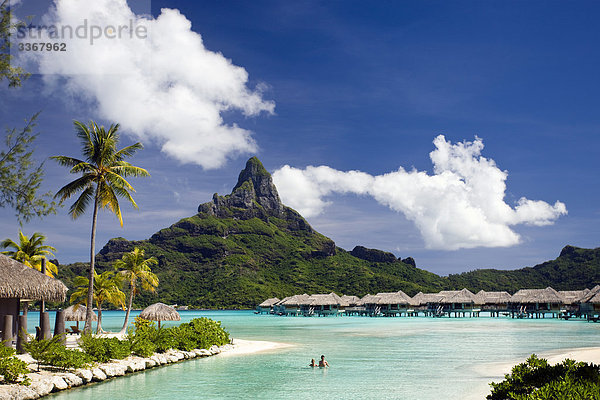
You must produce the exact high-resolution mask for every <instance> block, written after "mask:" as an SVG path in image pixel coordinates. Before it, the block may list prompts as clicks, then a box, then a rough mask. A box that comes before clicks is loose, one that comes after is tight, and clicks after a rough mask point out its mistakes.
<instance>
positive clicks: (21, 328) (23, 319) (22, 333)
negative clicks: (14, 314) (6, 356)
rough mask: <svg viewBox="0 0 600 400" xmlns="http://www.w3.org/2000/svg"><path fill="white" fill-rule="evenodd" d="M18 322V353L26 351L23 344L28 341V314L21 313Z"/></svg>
mask: <svg viewBox="0 0 600 400" xmlns="http://www.w3.org/2000/svg"><path fill="white" fill-rule="evenodd" d="M18 321H19V323H18V324H17V353H19V354H23V353H25V349H23V344H25V343H27V314H25V315H19V319H18Z"/></svg>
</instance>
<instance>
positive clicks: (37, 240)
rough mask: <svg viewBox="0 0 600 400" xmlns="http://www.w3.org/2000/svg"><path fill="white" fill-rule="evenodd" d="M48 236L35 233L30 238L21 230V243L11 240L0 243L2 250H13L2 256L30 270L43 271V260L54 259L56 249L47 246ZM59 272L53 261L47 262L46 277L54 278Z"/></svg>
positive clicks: (4, 252)
mask: <svg viewBox="0 0 600 400" xmlns="http://www.w3.org/2000/svg"><path fill="white" fill-rule="evenodd" d="M45 241H46V236H44V235H42V234H41V233H39V232H34V233H33V235H31V237H28V236H26V235H24V234H23V232H22V231H21V230H19V243H16V242H14V241H12V240H11V239H4V240H3V241H2V242H1V243H0V248H3V249H6V248H12V250H6V251H2V252H1V254H4V255H7V256H9V257H11V258H13V259H15V260H17V261H19V262H21V263H23V264H25V265H27V266H28V267H29V268H34V269H37V270H38V271H41V270H42V259H44V258H49V257H54V254H52V251H56V249H55V248H54V247H52V246H48V245H45V244H44V242H45ZM57 272H58V267H57V266H56V265H55V264H54V263H52V262H51V261H46V275H48V276H50V277H54V275H55V274H56V273H57Z"/></svg>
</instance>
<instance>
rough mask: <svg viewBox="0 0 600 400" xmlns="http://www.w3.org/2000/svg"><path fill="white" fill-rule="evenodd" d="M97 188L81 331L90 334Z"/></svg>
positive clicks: (92, 311) (92, 310)
mask: <svg viewBox="0 0 600 400" xmlns="http://www.w3.org/2000/svg"><path fill="white" fill-rule="evenodd" d="M98 189H99V188H98V187H96V196H95V197H94V214H93V216H92V238H91V242H92V243H91V246H90V271H89V273H88V280H89V285H88V299H87V309H86V311H85V325H84V327H83V331H84V332H85V333H90V332H91V331H92V314H93V313H94V264H95V261H96V222H97V220H98Z"/></svg>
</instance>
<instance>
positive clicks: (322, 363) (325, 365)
mask: <svg viewBox="0 0 600 400" xmlns="http://www.w3.org/2000/svg"><path fill="white" fill-rule="evenodd" d="M325 367H329V363H328V362H327V361H325V356H323V355H321V360H320V361H319V368H325Z"/></svg>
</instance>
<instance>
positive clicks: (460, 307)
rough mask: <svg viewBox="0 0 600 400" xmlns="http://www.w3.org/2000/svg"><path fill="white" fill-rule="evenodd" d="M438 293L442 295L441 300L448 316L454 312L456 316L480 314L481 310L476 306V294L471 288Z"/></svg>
mask: <svg viewBox="0 0 600 400" xmlns="http://www.w3.org/2000/svg"><path fill="white" fill-rule="evenodd" d="M438 294H439V295H440V296H441V297H442V298H441V300H440V305H441V306H442V310H443V312H445V313H447V315H448V316H451V315H452V314H454V316H455V317H459V316H463V317H465V316H466V314H469V316H470V317H473V316H479V312H480V311H481V310H480V309H479V308H475V294H473V293H472V292H471V291H470V290H468V289H462V290H444V291H441V292H439V293H438Z"/></svg>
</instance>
